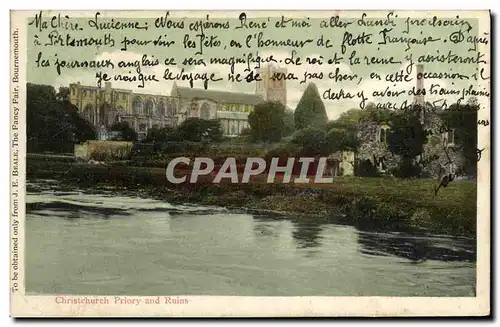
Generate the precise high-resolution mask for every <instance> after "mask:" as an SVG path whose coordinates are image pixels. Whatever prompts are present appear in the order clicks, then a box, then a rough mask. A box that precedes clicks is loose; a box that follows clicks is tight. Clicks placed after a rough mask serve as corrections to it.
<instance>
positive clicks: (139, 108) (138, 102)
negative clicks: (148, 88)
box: [132, 97, 144, 115]
mask: <svg viewBox="0 0 500 327" xmlns="http://www.w3.org/2000/svg"><path fill="white" fill-rule="evenodd" d="M143 109H144V104H143V103H142V99H141V98H139V97H136V98H134V101H132V113H133V114H134V115H142V114H143Z"/></svg>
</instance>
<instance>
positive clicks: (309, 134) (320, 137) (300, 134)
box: [291, 127, 330, 156]
mask: <svg viewBox="0 0 500 327" xmlns="http://www.w3.org/2000/svg"><path fill="white" fill-rule="evenodd" d="M291 143H293V144H295V145H299V146H300V147H301V151H300V154H301V155H304V156H317V155H322V154H329V153H330V149H329V144H328V139H327V137H326V134H325V132H324V131H322V130H321V129H319V128H314V127H308V128H304V129H302V130H300V131H297V132H295V133H294V134H293V136H292V141H291Z"/></svg>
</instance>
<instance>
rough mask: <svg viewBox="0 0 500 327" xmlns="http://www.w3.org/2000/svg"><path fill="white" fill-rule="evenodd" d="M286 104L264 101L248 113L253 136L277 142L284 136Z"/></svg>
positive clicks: (257, 138) (261, 139)
mask: <svg viewBox="0 0 500 327" xmlns="http://www.w3.org/2000/svg"><path fill="white" fill-rule="evenodd" d="M284 117H285V106H284V105H283V104H282V103H280V102H263V103H260V104H258V105H256V106H255V108H254V110H253V111H252V112H251V113H250V114H249V115H248V124H249V125H250V128H251V131H250V133H251V136H252V138H253V139H254V140H256V141H264V142H266V141H270V142H277V141H279V140H281V138H282V137H283V133H284V129H285V123H284Z"/></svg>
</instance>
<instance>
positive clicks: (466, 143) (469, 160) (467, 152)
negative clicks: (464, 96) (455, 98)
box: [441, 101, 479, 176]
mask: <svg viewBox="0 0 500 327" xmlns="http://www.w3.org/2000/svg"><path fill="white" fill-rule="evenodd" d="M478 110H479V106H478V105H477V103H476V102H474V101H469V102H468V103H467V104H456V103H455V104H453V105H451V106H450V107H449V108H448V109H447V110H444V111H443V112H442V114H441V119H442V122H443V126H442V128H441V130H442V131H448V130H453V131H454V136H455V140H454V144H455V147H456V149H457V150H459V151H462V152H463V154H464V157H465V161H466V162H465V167H463V168H464V171H465V172H466V173H467V174H469V175H471V176H476V172H477V128H478V124H477V111H478Z"/></svg>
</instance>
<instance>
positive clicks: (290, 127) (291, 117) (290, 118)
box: [283, 109, 295, 137]
mask: <svg viewBox="0 0 500 327" xmlns="http://www.w3.org/2000/svg"><path fill="white" fill-rule="evenodd" d="M283 123H284V128H283V137H285V136H290V135H292V134H293V132H295V113H294V112H293V110H289V109H287V110H285V115H284V116H283Z"/></svg>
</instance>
